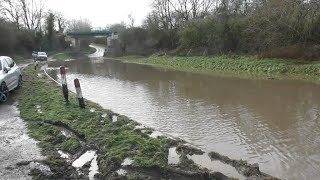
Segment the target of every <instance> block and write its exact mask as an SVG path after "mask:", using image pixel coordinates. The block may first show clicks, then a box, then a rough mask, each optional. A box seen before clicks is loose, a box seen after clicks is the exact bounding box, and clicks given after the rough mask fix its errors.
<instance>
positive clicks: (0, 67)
mask: <svg viewBox="0 0 320 180" xmlns="http://www.w3.org/2000/svg"><path fill="white" fill-rule="evenodd" d="M1 70H2V64H1V60H0V71H1Z"/></svg>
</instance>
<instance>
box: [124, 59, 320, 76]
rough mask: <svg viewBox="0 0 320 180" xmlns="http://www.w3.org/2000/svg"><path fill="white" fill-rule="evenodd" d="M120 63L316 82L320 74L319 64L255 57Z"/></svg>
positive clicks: (137, 60)
mask: <svg viewBox="0 0 320 180" xmlns="http://www.w3.org/2000/svg"><path fill="white" fill-rule="evenodd" d="M119 59H120V60H122V61H126V62H132V63H141V64H148V65H152V66H156V67H162V68H168V69H174V70H181V71H188V72H200V73H209V74H222V75H231V76H233V75H237V76H250V77H278V78H286V77H289V78H299V79H300V78H302V79H316V78H317V76H318V75H319V74H320V61H313V62H306V61H301V60H284V59H257V58H254V57H227V56H217V57H171V56H161V57H158V56H150V57H148V58H147V57H138V56H128V57H121V58H119Z"/></svg>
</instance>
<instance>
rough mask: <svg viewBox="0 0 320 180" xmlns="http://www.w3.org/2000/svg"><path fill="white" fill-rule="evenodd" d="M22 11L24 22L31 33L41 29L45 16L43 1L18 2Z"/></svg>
mask: <svg viewBox="0 0 320 180" xmlns="http://www.w3.org/2000/svg"><path fill="white" fill-rule="evenodd" d="M18 2H19V4H20V6H21V10H22V21H23V23H24V26H25V27H26V28H27V29H28V30H29V31H37V30H39V29H40V27H41V20H42V18H43V16H44V5H45V4H44V1H43V0H37V1H35V0H18Z"/></svg>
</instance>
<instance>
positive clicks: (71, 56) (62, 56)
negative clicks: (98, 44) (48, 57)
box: [52, 47, 96, 61]
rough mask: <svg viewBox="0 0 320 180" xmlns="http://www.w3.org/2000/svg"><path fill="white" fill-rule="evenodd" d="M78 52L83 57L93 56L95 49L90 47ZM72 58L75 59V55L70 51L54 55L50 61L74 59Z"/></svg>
mask: <svg viewBox="0 0 320 180" xmlns="http://www.w3.org/2000/svg"><path fill="white" fill-rule="evenodd" d="M80 52H81V54H83V55H89V54H93V53H94V52H96V49H95V48H92V47H88V48H86V49H84V50H81V51H80ZM74 58H75V53H74V52H72V51H64V52H60V53H56V54H54V55H53V56H52V59H54V60H56V61H64V60H67V59H74Z"/></svg>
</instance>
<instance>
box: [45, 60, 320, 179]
mask: <svg viewBox="0 0 320 180" xmlns="http://www.w3.org/2000/svg"><path fill="white" fill-rule="evenodd" d="M64 63H65V66H67V67H69V72H68V75H67V77H68V79H67V80H68V83H69V87H70V88H71V89H72V90H73V91H74V88H73V87H74V86H73V85H72V82H73V79H74V78H79V79H80V82H81V85H82V93H83V96H84V97H85V98H88V99H90V100H92V101H95V102H97V103H99V104H101V105H102V106H103V107H105V108H109V109H112V110H113V111H115V112H117V113H120V114H125V115H127V116H129V117H131V118H132V119H135V120H137V121H138V122H140V123H142V124H145V125H146V126H150V127H152V128H155V129H157V130H158V131H160V132H162V133H167V134H170V135H173V136H177V137H180V138H182V139H184V140H187V141H188V142H190V143H192V144H194V145H197V146H198V147H200V148H203V149H204V150H206V151H216V152H219V153H221V154H224V155H227V156H229V157H230V158H235V159H244V160H247V161H248V162H250V163H259V165H260V169H261V170H262V171H264V172H267V173H270V174H272V175H274V176H278V177H280V178H286V179H318V178H319V177H320V150H319V149H320V136H319V135H320V122H319V121H320V119H319V107H320V86H319V85H315V84H312V83H306V82H301V81H279V80H243V79H236V78H220V77H213V76H207V75H199V74H192V73H185V72H177V71H169V70H160V69H156V68H153V67H150V66H144V65H136V64H126V63H121V62H119V61H113V60H103V59H99V58H97V59H91V60H90V61H89V60H77V61H69V62H64ZM60 65H61V64H60V63H53V64H51V66H56V67H58V66H60ZM51 74H53V75H54V73H53V72H51ZM55 77H56V78H57V77H59V76H55Z"/></svg>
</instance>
